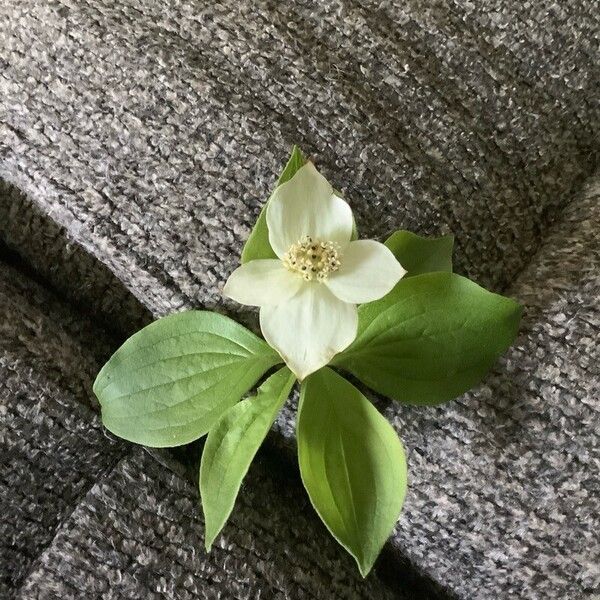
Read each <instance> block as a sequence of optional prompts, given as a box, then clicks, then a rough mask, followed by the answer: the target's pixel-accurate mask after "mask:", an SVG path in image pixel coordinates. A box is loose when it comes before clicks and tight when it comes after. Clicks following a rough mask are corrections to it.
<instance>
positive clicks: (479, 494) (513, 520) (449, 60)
mask: <svg viewBox="0 0 600 600" xmlns="http://www.w3.org/2000/svg"><path fill="white" fill-rule="evenodd" d="M0 11H1V16H2V18H3V20H4V21H5V22H6V23H7V26H6V27H5V28H3V30H2V32H1V33H0V36H1V39H2V42H3V43H2V44H1V50H0V52H1V55H0V58H1V60H2V64H3V70H2V73H1V75H0V91H1V92H2V93H3V100H2V103H1V104H0V110H1V113H0V114H1V115H2V119H1V130H0V131H1V135H0V151H1V158H2V160H1V162H0V176H2V177H3V178H4V179H5V180H6V182H8V183H9V184H11V185H12V186H15V187H17V188H19V189H20V190H21V191H22V192H23V194H22V195H19V194H17V193H16V192H14V190H13V189H12V188H5V194H4V196H3V198H4V199H3V201H2V203H1V204H0V206H2V208H1V211H2V212H0V215H5V216H6V219H4V218H3V219H0V221H2V223H5V224H3V225H2V229H0V231H2V233H3V236H4V238H5V239H6V240H7V242H8V243H9V245H12V246H13V247H15V248H17V249H18V250H19V252H20V253H21V254H22V255H23V256H24V258H25V260H26V261H28V262H30V263H33V264H34V265H35V267H36V270H37V271H38V272H41V273H42V274H43V275H44V276H45V277H46V278H48V279H50V280H51V281H52V283H53V284H54V285H55V286H56V287H57V288H60V289H62V290H63V291H67V292H68V294H69V296H70V297H71V299H73V300H74V301H75V302H77V303H79V304H80V305H81V306H83V308H84V310H85V309H87V311H88V312H90V313H91V314H92V315H93V316H94V318H95V319H96V318H101V319H103V320H104V321H106V322H108V323H109V324H110V326H111V327H112V328H114V329H115V330H117V331H120V332H121V333H125V332H129V331H130V330H131V329H134V327H132V324H133V323H140V322H145V320H146V319H147V318H148V314H147V313H145V311H144V310H143V309H142V308H140V305H141V306H143V307H144V308H145V309H146V310H149V311H150V312H151V313H152V314H154V315H162V314H166V313H168V312H171V311H173V310H177V309H180V308H187V307H193V306H204V307H208V308H216V309H218V310H221V311H225V312H227V313H229V314H231V315H233V316H236V317H237V318H239V319H241V320H242V321H243V322H245V323H247V324H249V325H251V326H254V327H256V318H255V315H254V313H252V312H251V311H248V310H245V309H243V308H241V307H239V306H237V305H234V304H233V303H226V302H224V300H223V299H222V297H221V295H220V287H221V286H222V284H223V283H224V281H225V279H226V277H227V275H228V274H229V272H231V270H233V268H235V266H236V265H237V261H238V256H239V252H240V249H241V247H242V244H243V242H244V240H245V238H246V237H247V235H248V232H249V230H250V227H251V225H252V223H253V222H254V220H255V218H256V216H257V214H258V211H259V210H260V206H261V203H262V202H263V201H264V199H265V198H266V197H267V195H268V192H269V190H270V189H271V187H272V185H273V182H274V180H275V179H276V175H277V172H278V170H279V169H280V168H281V165H282V163H283V162H284V161H285V158H286V156H287V153H288V152H289V149H290V147H291V145H292V144H293V143H299V144H300V145H301V146H302V148H303V149H304V150H305V152H307V153H308V154H309V155H311V156H312V157H313V158H314V159H315V160H316V161H317V163H318V165H319V167H320V168H321V169H322V170H323V172H324V173H325V174H326V175H327V176H328V177H329V178H330V179H331V181H332V182H333V184H334V185H335V186H336V187H338V188H339V189H342V190H343V191H344V193H345V195H346V197H347V198H348V200H349V202H350V203H351V205H352V207H353V208H354V210H355V213H356V218H357V223H358V227H359V231H360V233H361V235H363V236H366V237H374V238H378V239H382V238H384V237H385V236H386V235H387V234H388V233H390V232H391V231H393V230H394V229H396V228H399V227H405V228H409V229H412V230H414V231H416V232H420V233H435V232H445V231H452V232H454V233H455V234H456V236H457V251H456V269H457V271H459V272H461V273H464V274H468V275H469V276H471V277H473V278H475V279H476V280H477V281H478V282H480V283H482V284H484V285H486V286H488V287H490V288H492V289H495V290H504V291H506V292H507V293H509V294H510V295H512V296H514V297H516V298H518V299H519V300H520V301H521V302H523V303H524V304H525V307H526V314H525V319H524V326H523V331H522V334H521V336H520V338H519V340H518V342H517V344H516V345H515V347H514V348H513V349H512V350H511V351H510V352H509V353H508V354H507V356H506V357H505V359H503V361H502V362H501V363H499V365H498V366H497V368H496V369H495V371H494V373H493V374H492V375H491V376H490V377H489V378H488V379H487V380H486V381H485V383H484V384H483V385H481V386H480V387H479V388H478V389H477V390H475V391H474V392H473V393H471V394H468V395H467V396H465V397H464V398H462V399H460V400H459V401H456V402H453V403H451V404H447V405H445V406H443V407H440V408H432V409H414V408H404V407H398V406H397V405H394V406H390V405H387V404H386V403H383V402H381V401H379V404H378V405H379V406H380V407H381V408H382V410H384V412H385V413H386V415H387V416H388V417H389V418H390V419H391V420H392V421H393V422H394V424H395V425H396V427H397V429H398V431H399V433H400V435H401V437H402V438H403V440H404V441H405V444H406V446H407V450H408V452H409V465H410V470H411V490H410V492H409V495H408V497H407V501H406V508H405V511H404V513H403V516H402V518H401V520H400V522H399V524H398V527H397V531H396V533H395V535H394V536H393V538H392V540H391V542H390V546H389V548H388V550H389V552H390V553H391V556H394V555H395V553H397V555H398V556H400V555H403V556H405V557H407V558H408V559H409V560H410V561H411V563H412V564H413V566H414V567H415V568H416V569H417V570H419V571H422V572H424V573H427V574H428V575H429V576H431V577H432V578H433V579H435V580H437V581H438V582H441V583H443V584H444V585H445V586H447V587H448V588H449V589H450V590H452V592H453V593H456V594H457V595H459V596H460V597H463V598H469V599H477V598H482V599H483V598H492V597H493V598H514V597H519V598H532V599H535V598H544V599H545V598H573V599H579V598H585V597H589V596H590V595H591V594H592V592H593V591H594V590H598V587H600V573H599V572H598V566H597V565H598V563H599V562H600V548H599V546H598V537H597V534H596V531H597V530H598V529H599V528H600V527H599V525H600V523H598V516H597V513H598V471H599V466H598V465H599V460H600V455H599V449H598V410H599V407H598V396H599V393H598V392H599V378H598V375H599V374H598V325H599V322H598V321H599V316H598V315H599V310H598V309H599V307H598V297H599V294H600V283H599V281H598V266H599V264H600V256H599V254H600V247H599V240H598V233H597V223H598V216H599V215H598V191H597V190H598V184H597V183H596V184H595V187H594V178H593V172H594V170H595V168H596V167H597V165H598V143H597V136H598V123H599V115H600V107H599V104H598V101H597V96H598V94H597V92H598V83H599V70H598V66H597V65H598V58H599V57H600V54H599V52H598V40H599V34H600V23H599V20H598V19H599V17H598V11H597V7H595V3H594V2H593V1H591V0H575V1H572V2H568V3H566V2H564V3H563V2H560V3H558V2H547V1H540V2H535V3H520V2H516V1H512V0H510V1H506V0H505V1H500V0H498V1H495V2H492V1H491V0H489V1H488V0H486V1H483V2H478V3H470V2H462V1H453V2H431V3H428V4H427V5H424V3H422V2H416V1H414V2H413V1H410V0H409V1H408V2H402V3H400V2H398V3H396V2H368V1H360V2H359V1H353V2H331V1H328V2H323V3H312V2H295V3H280V2H269V1H267V2H254V3H244V2H231V3H228V2H226V3H225V2H224V3H217V4H211V5H210V6H209V7H208V6H207V7H203V6H202V5H201V4H200V3H195V2H192V1H181V2H173V3H169V5H168V6H166V5H165V3H164V2H158V1H157V2H153V1H150V0H143V1H142V0H140V1H139V2H138V1H135V0H127V1H122V2H118V3H117V2H113V1H109V0H106V1H100V0H98V1H94V2H79V1H67V0H65V1H61V2H54V1H53V2H48V3H45V4H44V5H41V4H40V3H37V2H16V1H14V0H8V3H5V4H4V5H3V6H2V8H1V9H0ZM15 207H18V208H15ZM36 211H39V212H36ZM44 215H46V216H49V217H50V219H51V220H52V221H54V222H55V223H56V225H55V226H54V227H55V230H53V229H52V227H53V226H52V225H51V223H50V222H48V221H47V220H45V219H44V218H43V217H44ZM58 226H62V227H63V228H64V231H63V230H61V229H60V228H59V227H58ZM67 238H68V239H72V240H74V241H75V242H77V244H80V245H81V247H82V248H84V249H85V250H86V251H88V252H89V253H90V254H91V255H92V256H94V257H95V258H96V259H97V260H99V261H100V263H102V264H103V265H105V267H107V268H108V269H109V271H107V270H103V269H102V268H100V267H98V266H97V265H96V264H95V263H94V262H93V261H90V259H89V258H85V255H84V254H83V253H81V251H77V252H74V251H73V252H71V251H69V250H65V249H64V241H65V239H67ZM57 261H58V262H60V263H61V268H56V267H55V266H53V265H56V264H57ZM97 272H98V273H100V275H99V276H98V278H99V280H100V281H101V282H103V283H102V285H104V286H105V287H104V288H102V285H99V284H98V282H97V281H96V273H97ZM111 272H112V273H114V275H111ZM115 276H116V279H115ZM74 281H78V282H82V283H83V285H74V284H73V282H74ZM70 282H71V283H70ZM117 282H122V284H124V285H125V286H126V287H127V288H128V289H129V290H130V291H131V292H132V293H133V294H134V295H135V296H136V298H137V299H138V303H136V302H134V301H133V300H132V299H131V298H130V297H128V296H127V295H126V294H125V293H124V292H123V290H122V289H120V288H119V286H118V283H117ZM71 288H76V289H74V290H73V289H71ZM102 289H104V291H105V293H104V294H102V293H98V292H99V290H102ZM69 290H70V291H69ZM121 303H124V304H125V307H124V309H123V311H122V314H120V313H121V311H119V310H118V308H117V307H118V306H120V304H121ZM123 315H127V317H125V318H124V316H123ZM129 315H131V318H129ZM291 404H292V406H291V409H292V411H293V403H291ZM292 411H290V409H288V410H286V411H285V412H284V414H283V415H282V418H281V419H280V421H279V423H278V428H277V432H278V433H276V435H274V436H273V437H274V440H273V441H274V445H275V446H281V447H282V452H283V453H284V455H286V456H287V454H286V448H287V447H289V444H288V443H287V442H285V441H281V440H282V439H283V440H285V439H291V435H292V432H293V427H292V421H293V412H292ZM290 443H291V444H293V441H292V442H290ZM132 460H136V459H132ZM140 460H141V459H140ZM284 460H285V459H284ZM228 535H233V532H232V531H231V532H229V533H228V532H227V530H226V531H225V533H224V536H223V539H224V540H227V539H228ZM323 539H324V538H323ZM323 543H325V542H323ZM399 560H400V559H399ZM400 564H401V563H399V565H400ZM399 568H400V567H399ZM403 568H404V567H403ZM400 588H401V585H400V584H396V589H397V590H399V589H400Z"/></svg>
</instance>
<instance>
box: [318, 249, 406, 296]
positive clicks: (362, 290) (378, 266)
mask: <svg viewBox="0 0 600 600" xmlns="http://www.w3.org/2000/svg"><path fill="white" fill-rule="evenodd" d="M340 261H341V263H342V264H341V265H340V268H339V269H338V270H337V271H335V272H333V273H331V275H330V276H329V279H328V280H327V281H326V282H325V283H326V285H327V287H328V288H329V289H330V290H331V291H332V292H333V293H334V294H335V295H336V296H337V297H338V298H339V299H340V300H343V301H344V302H351V303H353V304H362V303H363V302H372V301H373V300H378V299H379V298H382V297H383V296H385V295H386V294H387V293H388V292H390V291H391V290H392V288H393V287H394V286H395V285H396V284H397V283H398V282H399V281H400V279H402V277H403V276H404V274H405V273H406V271H405V270H404V268H403V267H402V265H401V264H400V263H399V262H398V260H397V259H396V257H395V256H394V255H393V254H392V252H391V250H390V249H389V248H388V247H387V246H384V245H383V244H380V243H379V242H375V241H373V240H359V241H357V242H350V243H349V244H348V246H346V249H345V250H344V253H343V255H342V257H341V258H340Z"/></svg>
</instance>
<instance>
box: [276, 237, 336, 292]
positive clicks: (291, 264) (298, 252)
mask: <svg viewBox="0 0 600 600" xmlns="http://www.w3.org/2000/svg"><path fill="white" fill-rule="evenodd" d="M339 250H340V247H339V245H338V244H336V243H335V242H321V241H319V240H313V239H312V238H311V237H309V236H308V235H305V236H303V237H302V238H301V239H299V240H298V241H297V242H296V243H295V244H292V245H291V246H290V249H289V250H288V251H287V252H286V253H285V254H284V255H283V264H284V265H285V267H286V268H287V269H289V270H290V271H292V272H294V273H299V274H300V275H302V277H303V278H304V279H305V280H306V281H313V280H314V279H316V280H317V281H325V280H326V279H327V277H329V273H333V271H337V270H338V269H339V268H340V260H339Z"/></svg>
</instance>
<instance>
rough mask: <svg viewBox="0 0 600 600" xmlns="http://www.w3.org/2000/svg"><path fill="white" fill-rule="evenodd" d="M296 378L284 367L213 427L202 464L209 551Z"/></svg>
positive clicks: (201, 482) (203, 505)
mask: <svg viewBox="0 0 600 600" xmlns="http://www.w3.org/2000/svg"><path fill="white" fill-rule="evenodd" d="M295 381H296V378H295V376H294V375H293V374H292V373H291V372H290V370H289V369H288V368H287V367H283V368H282V369H280V370H279V371H277V373H275V374H274V375H271V377H269V379H267V381H265V383H263V384H262V385H261V386H260V388H258V392H257V394H256V396H255V397H252V398H248V399H247V400H243V401H242V402H239V403H238V404H236V405H235V406H232V407H231V408H230V409H229V410H228V411H227V412H226V413H225V414H224V415H223V416H222V417H221V419H220V420H219V422H218V423H217V424H216V425H215V426H214V427H213V428H212V429H211V430H210V432H209V434H208V438H207V440H206V445H205V446H204V450H203V452H202V462H201V465H200V495H201V497H202V508H203V511H204V522H205V534H204V536H205V544H206V551H207V552H208V551H209V550H210V547H211V545H212V543H213V541H214V540H215V538H216V537H217V535H218V534H219V532H220V531H221V529H222V528H223V526H224V525H225V522H226V521H227V519H228V518H229V515H230V514H231V511H232V510H233V505H234V504H235V499H236V497H237V495H238V492H239V490H240V486H241V484H242V480H243V479H244V477H245V475H246V473H247V472H248V468H249V467H250V463H251V462H252V459H253V458H254V455H255V454H256V452H257V451H258V448H259V447H260V445H261V444H262V442H263V440H264V439H265V436H266V435H267V433H268V431H269V429H270V428H271V425H272V424H273V421H275V417H276V416H277V413H278V412H279V409H280V408H281V407H282V406H283V403H284V402H285V400H286V399H287V397H288V396H289V393H290V391H291V389H292V386H293V385H294V382H295Z"/></svg>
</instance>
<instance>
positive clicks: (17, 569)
mask: <svg viewBox="0 0 600 600" xmlns="http://www.w3.org/2000/svg"><path fill="white" fill-rule="evenodd" d="M110 344H111V340H110V338H109V337H107V336H106V334H104V333H103V331H102V330H99V329H97V328H96V327H95V326H94V325H93V324H91V323H90V322H89V321H87V320H86V319H85V318H84V317H82V316H81V315H79V314H78V313H77V312H75V311H73V310H71V309H69V308H67V307H65V306H63V305H62V304H61V303H60V301H58V300H57V299H56V298H54V297H53V296H52V295H51V294H49V293H47V292H46V291H45V290H43V289H42V288H40V287H39V286H38V285H37V284H36V283H34V282H32V281H31V280H29V279H27V278H26V277H24V276H23V275H22V274H21V273H19V272H18V271H16V270H14V269H12V268H10V267H7V266H6V265H4V264H2V263H0V457H1V458H2V469H1V471H0V509H1V512H2V522H1V523H0V596H1V597H2V598H3V600H4V599H6V600H10V599H13V598H14V599H22V600H31V599H33V598H36V599H50V598H58V597H60V598H64V599H67V598H73V599H79V598H102V599H108V598H111V599H112V598H114V599H117V598H119V599H133V598H165V597H168V598H186V599H187V598H227V599H232V600H246V599H250V598H274V599H275V598H277V599H279V598H281V599H283V598H294V599H296V598H298V599H305V598H306V599H308V598H321V597H323V594H324V593H326V594H327V597H331V598H348V599H354V598H365V599H373V600H379V599H387V598H393V597H399V598H409V596H408V594H404V593H402V592H401V591H400V592H399V593H396V594H395V593H393V592H392V591H391V590H390V589H389V588H388V587H386V586H385V585H384V584H383V583H382V582H381V580H380V579H379V578H378V577H377V576H376V575H375V576H373V577H372V578H370V579H369V580H368V581H365V580H363V579H362V578H361V577H360V576H359V575H358V573H357V572H356V568H355V565H354V562H353V561H352V559H351V558H350V557H349V556H348V555H347V554H346V553H345V552H344V551H343V550H342V549H341V548H339V547H338V546H337V544H336V543H335V542H334V540H333V539H331V538H329V536H327V535H326V534H325V533H324V531H323V526H322V524H321V523H320V522H319V521H318V519H317V517H316V515H315V514H314V513H313V511H312V510H311V509H310V506H309V502H308V498H306V497H305V496H304V495H302V494H300V493H299V482H298V481H297V480H294V479H293V478H289V477H288V478H285V477H283V479H281V477H282V476H281V475H279V479H278V476H277V474H276V473H277V469H274V468H273V467H272V465H270V464H269V463H268V461H266V460H264V459H261V458H260V456H259V457H258V459H257V462H256V464H255V465H254V466H253V467H252V469H251V472H250V473H249V475H248V478H247V480H246V485H245V489H244V493H243V494H242V496H241V497H240V500H239V501H238V502H237V505H236V511H235V514H234V515H233V517H232V519H231V521H230V523H229V524H228V526H227V531H228V534H227V537H226V538H221V539H220V540H219V541H217V543H216V544H215V548H214V550H213V551H212V552H211V553H210V554H206V553H205V552H204V550H203V524H202V520H201V518H200V517H201V513H200V510H199V505H198V492H197V487H196V485H195V482H194V481H193V480H190V479H188V478H186V477H182V474H184V473H185V469H184V468H183V466H182V465H181V464H178V463H177V462H176V461H174V459H173V458H172V457H169V456H166V455H162V454H161V453H158V454H156V458H158V460H156V459H155V458H153V457H151V456H150V455H149V454H148V453H147V452H145V451H143V450H142V449H141V448H139V446H138V447H135V446H133V445H132V444H127V443H125V442H121V441H120V440H116V439H115V438H114V437H112V436H111V435H109V434H108V433H107V432H106V430H104V429H103V428H102V426H101V423H100V420H99V418H98V416H97V415H96V414H94V412H93V410H91V408H92V409H93V408H94V407H95V402H94V400H93V399H92V398H91V397H90V389H91V381H92V380H93V377H94V374H95V372H96V371H97V369H98V367H99V365H100V362H99V357H101V356H105V355H106V348H107V346H108V345H110ZM196 458H197V457H196ZM196 462H197V461H196ZM265 499H268V501H265Z"/></svg>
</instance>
